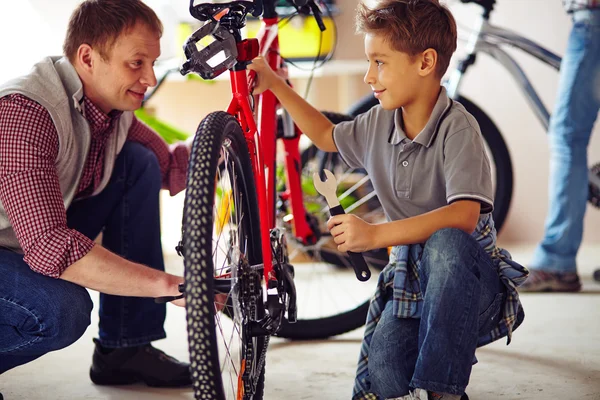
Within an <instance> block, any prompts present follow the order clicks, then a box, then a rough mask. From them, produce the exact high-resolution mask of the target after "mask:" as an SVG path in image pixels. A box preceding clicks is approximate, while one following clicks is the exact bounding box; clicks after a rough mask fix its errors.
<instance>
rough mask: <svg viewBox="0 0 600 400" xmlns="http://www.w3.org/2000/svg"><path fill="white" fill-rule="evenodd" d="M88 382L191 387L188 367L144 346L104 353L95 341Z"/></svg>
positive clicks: (149, 346) (109, 350)
mask: <svg viewBox="0 0 600 400" xmlns="http://www.w3.org/2000/svg"><path fill="white" fill-rule="evenodd" d="M94 343H95V344H96V349H95V350H94V356H93V357H92V367H91V368H90V379H91V380H92V382H94V383H95V384H96V385H127V384H132V383H138V382H143V383H145V384H146V385H148V386H152V387H184V386H189V385H191V384H192V379H191V374H190V365H189V364H186V363H182V362H179V361H177V360H176V359H174V358H173V357H171V356H168V355H166V354H165V353H163V352H162V351H160V350H158V349H156V348H154V347H152V346H151V345H150V344H146V345H143V346H138V347H124V348H118V349H106V348H104V347H102V346H101V345H100V343H99V341H98V340H97V339H94Z"/></svg>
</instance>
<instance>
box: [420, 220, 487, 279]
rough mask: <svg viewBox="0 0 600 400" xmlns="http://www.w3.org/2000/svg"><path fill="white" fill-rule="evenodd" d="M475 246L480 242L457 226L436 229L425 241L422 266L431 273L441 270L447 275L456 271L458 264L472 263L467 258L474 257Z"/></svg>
mask: <svg viewBox="0 0 600 400" xmlns="http://www.w3.org/2000/svg"><path fill="white" fill-rule="evenodd" d="M475 246H479V244H478V243H477V242H476V241H475V239H474V238H473V237H472V236H471V235H469V234H468V233H466V232H465V231H463V230H461V229H457V228H443V229H440V230H438V231H436V232H435V233H434V234H433V235H431V237H430V238H429V240H427V242H426V243H425V247H424V249H423V257H422V262H421V268H423V269H425V272H426V273H427V274H428V275H429V273H430V272H431V273H433V272H440V273H442V274H444V275H446V274H447V273H448V272H453V271H456V267H455V266H456V265H457V264H459V265H471V264H473V263H468V262H467V263H465V260H466V259H469V258H470V259H472V258H473V257H474V254H475V253H474V251H475V250H476V247H475Z"/></svg>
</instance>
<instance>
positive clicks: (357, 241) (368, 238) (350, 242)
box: [327, 214, 377, 253]
mask: <svg viewBox="0 0 600 400" xmlns="http://www.w3.org/2000/svg"><path fill="white" fill-rule="evenodd" d="M327 229H329V231H330V232H331V235H332V236H333V240H334V241H335V243H336V244H337V245H338V250H339V251H341V252H347V251H353V252H355V253H360V252H363V251H367V250H371V249H374V248H376V247H377V246H376V244H375V240H376V236H377V225H373V224H369V223H368V222H366V221H364V220H362V219H360V218H359V217H357V216H356V215H354V214H342V215H335V216H333V217H331V218H329V221H327Z"/></svg>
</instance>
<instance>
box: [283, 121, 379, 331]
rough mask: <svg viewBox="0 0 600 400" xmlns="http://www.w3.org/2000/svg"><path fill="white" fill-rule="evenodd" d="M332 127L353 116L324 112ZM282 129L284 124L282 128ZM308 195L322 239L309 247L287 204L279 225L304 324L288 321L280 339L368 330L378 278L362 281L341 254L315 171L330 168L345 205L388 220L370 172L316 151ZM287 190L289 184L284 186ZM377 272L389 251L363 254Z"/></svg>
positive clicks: (307, 177) (305, 162)
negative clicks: (294, 226)
mask: <svg viewBox="0 0 600 400" xmlns="http://www.w3.org/2000/svg"><path fill="white" fill-rule="evenodd" d="M324 114H325V116H327V117H328V118H329V119H330V120H331V122H333V123H334V124H337V123H339V122H341V121H348V120H352V117H351V116H348V115H343V114H337V113H330V112H324ZM280 127H281V125H280ZM301 157H302V159H301V161H302V174H301V182H302V189H303V190H302V192H303V198H304V205H305V207H306V209H307V211H308V212H309V223H310V224H311V226H312V227H313V230H314V231H316V232H317V234H318V236H319V239H318V240H317V242H316V243H315V244H313V245H308V246H306V245H304V244H302V243H300V242H298V241H297V240H296V238H294V237H293V235H292V234H291V232H292V228H291V226H290V223H288V222H285V221H289V219H288V218H286V216H287V215H288V212H289V207H288V206H287V205H286V204H284V203H281V202H280V204H279V207H278V214H277V220H278V223H279V224H280V225H284V227H285V231H286V232H287V235H288V237H287V243H288V255H289V258H290V260H291V263H292V264H293V265H294V270H295V280H294V282H295V285H296V292H297V306H298V307H297V308H298V320H297V322H296V323H294V324H289V323H287V322H284V324H283V326H282V327H281V329H280V331H279V332H278V333H277V335H278V336H281V337H286V338H290V339H322V338H327V337H330V336H335V335H339V334H342V333H345V332H348V331H351V330H354V329H356V328H359V327H361V326H363V325H364V323H365V320H366V315H367V311H368V307H369V300H370V298H371V296H372V295H373V293H374V291H375V284H376V282H377V277H376V274H373V276H372V278H371V279H370V280H369V281H368V282H359V281H358V280H357V279H356V277H355V274H354V270H353V269H352V266H351V264H350V261H349V258H348V255H347V254H346V253H340V252H339V251H338V250H337V246H336V245H335V243H334V242H333V239H332V237H331V234H330V233H329V231H328V229H327V226H326V223H327V220H328V219H329V211H328V207H327V202H326V201H325V198H324V197H323V196H321V195H320V194H318V193H317V192H316V190H315V189H314V186H313V184H312V176H313V172H317V171H322V170H323V168H327V169H329V170H330V171H332V172H333V173H334V174H335V176H336V179H337V181H338V193H339V197H340V202H341V204H342V206H343V207H344V208H345V209H346V212H348V213H354V214H357V215H359V216H360V217H361V218H363V219H365V220H367V221H369V222H381V221H384V220H385V216H384V214H383V210H382V208H381V204H380V203H379V200H378V199H377V196H376V195H375V192H374V190H373V187H372V185H371V181H370V179H369V178H368V176H367V174H366V171H365V170H364V169H351V168H349V167H348V166H347V165H346V164H345V163H344V162H343V161H342V159H341V157H339V155H338V154H337V153H327V152H323V151H320V150H318V149H317V148H316V147H314V146H310V147H308V148H307V149H305V150H304V151H303V152H302V155H301ZM277 186H278V188H279V190H281V191H285V184H284V183H283V184H282V183H279V184H278V185H277ZM363 256H364V257H365V260H366V261H367V264H368V265H369V267H370V269H371V270H372V272H374V273H376V272H377V271H380V270H381V269H382V268H383V267H384V266H385V265H386V264H387V261H388V253H387V249H379V250H374V251H369V252H365V253H363Z"/></svg>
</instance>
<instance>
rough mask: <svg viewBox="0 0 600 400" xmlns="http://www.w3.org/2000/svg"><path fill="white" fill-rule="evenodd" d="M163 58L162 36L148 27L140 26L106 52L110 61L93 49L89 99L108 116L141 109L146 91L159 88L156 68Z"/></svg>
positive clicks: (128, 32)
mask: <svg viewBox="0 0 600 400" xmlns="http://www.w3.org/2000/svg"><path fill="white" fill-rule="evenodd" d="M159 55H160V37H159V35H158V34H157V33H155V32H152V31H151V30H150V29H149V28H148V27H147V26H146V25H145V24H141V23H138V24H136V25H135V26H134V27H133V28H131V29H129V30H127V31H124V32H123V33H121V35H120V36H119V37H118V38H117V40H116V41H115V42H114V44H113V46H112V47H110V48H107V49H106V58H103V57H102V56H101V55H100V53H99V52H98V51H97V50H96V49H93V50H92V73H91V78H90V80H89V81H88V82H87V85H86V87H85V93H86V96H88V97H89V98H90V100H92V102H93V103H94V104H96V105H97V106H98V107H100V109H101V110H102V111H103V112H105V113H107V114H108V113H109V112H110V111H112V110H119V111H133V110H137V109H138V108H140V106H141V105H142V100H143V99H144V93H145V92H146V89H148V87H151V86H155V85H156V77H155V75H154V68H153V66H154V62H155V61H156V59H157V58H158V56H159Z"/></svg>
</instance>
